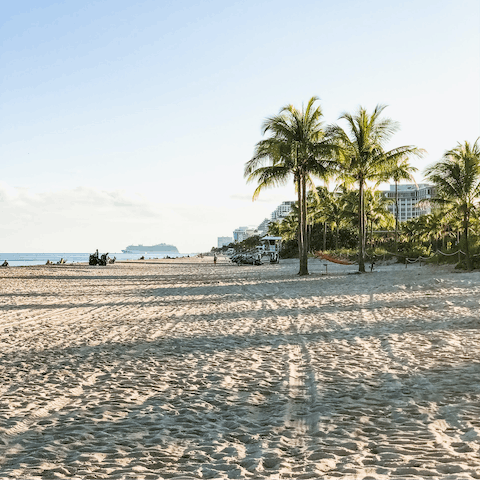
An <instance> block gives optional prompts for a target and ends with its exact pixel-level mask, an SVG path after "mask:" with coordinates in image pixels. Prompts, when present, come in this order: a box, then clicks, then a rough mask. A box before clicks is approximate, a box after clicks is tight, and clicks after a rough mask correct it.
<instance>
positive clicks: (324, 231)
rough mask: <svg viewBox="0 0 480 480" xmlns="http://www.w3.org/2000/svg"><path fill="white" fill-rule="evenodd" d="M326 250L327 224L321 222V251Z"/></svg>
mask: <svg viewBox="0 0 480 480" xmlns="http://www.w3.org/2000/svg"><path fill="white" fill-rule="evenodd" d="M326 249H327V222H326V221H325V222H323V251H325V250H326Z"/></svg>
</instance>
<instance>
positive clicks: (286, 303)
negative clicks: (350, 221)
mask: <svg viewBox="0 0 480 480" xmlns="http://www.w3.org/2000/svg"><path fill="white" fill-rule="evenodd" d="M324 263H325V262H320V261H319V260H312V261H311V262H310V266H309V268H310V271H311V275H310V276H308V277H302V278H299V277H297V276H296V275H295V274H296V272H297V270H298V261H295V260H291V261H290V260H289V261H283V262H282V263H280V264H279V265H269V264H268V265H263V266H257V267H254V266H240V267H239V266H236V265H231V264H229V263H228V262H227V260H226V259H225V258H220V262H219V264H218V265H217V266H216V267H214V265H213V261H212V259H211V258H204V259H191V258H190V259H182V260H179V259H177V260H163V261H158V262H154V261H148V262H131V263H121V264H116V265H111V266H108V267H103V268H102V267H89V266H86V265H73V266H72V265H67V266H53V267H46V266H43V267H18V268H5V269H1V270H0V277H1V280H0V281H1V290H0V302H1V303H0V372H1V383H0V478H12V477H13V478H138V479H142V478H145V479H157V478H176V477H178V478H255V479H257V478H272V479H275V478H325V479H333V478H336V479H337V478H347V479H348V478H351V479H354V478H355V479H362V478H363V479H383V478H414V479H420V478H426V477H427V478H432V479H435V478H439V479H478V478H480V451H479V449H480V354H479V352H480V350H479V345H480V333H479V325H480V315H479V308H480V273H479V272H474V273H469V274H467V273H458V272H455V271H453V270H452V269H451V268H446V267H440V268H438V267H431V266H418V265H413V266H409V267H408V268H407V269H405V267H404V266H402V265H392V266H388V267H387V266H385V267H378V269H377V271H376V272H373V273H368V274H365V275H355V274H353V272H355V270H356V267H355V266H353V267H352V266H346V267H343V266H338V265H333V264H331V265H329V267H328V273H329V275H324V273H325V267H324Z"/></svg>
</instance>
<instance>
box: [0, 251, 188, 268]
mask: <svg viewBox="0 0 480 480" xmlns="http://www.w3.org/2000/svg"><path fill="white" fill-rule="evenodd" d="M91 253H94V252H91ZM103 253H106V252H99V254H100V255H101V254H103ZM195 255H196V253H178V252H162V253H156V252H151V253H109V254H108V256H109V257H110V258H113V257H116V258H117V261H119V260H138V259H139V258H140V257H142V256H143V257H145V260H148V259H149V258H166V257H170V258H178V257H187V256H190V257H194V256H195ZM89 256H90V254H89V253H0V265H1V264H2V263H3V261H4V260H6V261H7V262H8V264H9V265H10V266H11V267H20V266H26V265H45V264H46V263H47V260H50V261H51V262H53V263H57V262H59V261H60V260H61V259H62V258H63V259H64V260H65V261H66V262H67V263H79V262H81V263H88V258H89Z"/></svg>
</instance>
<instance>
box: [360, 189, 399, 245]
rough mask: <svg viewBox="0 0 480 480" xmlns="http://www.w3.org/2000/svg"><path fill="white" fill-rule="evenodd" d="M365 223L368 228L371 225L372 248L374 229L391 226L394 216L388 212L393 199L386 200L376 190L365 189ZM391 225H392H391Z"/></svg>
mask: <svg viewBox="0 0 480 480" xmlns="http://www.w3.org/2000/svg"><path fill="white" fill-rule="evenodd" d="M364 194H365V201H364V203H365V222H366V226H368V224H369V223H370V242H371V246H372V248H373V247H374V241H373V227H374V225H375V226H376V227H377V228H378V227H381V226H382V225H383V226H390V227H391V223H390V220H391V219H392V214H391V213H390V212H389V210H388V205H389V204H390V203H392V199H390V198H386V197H384V196H383V195H382V193H381V192H379V191H378V190H375V189H374V188H365V192H364ZM389 224H390V225H389Z"/></svg>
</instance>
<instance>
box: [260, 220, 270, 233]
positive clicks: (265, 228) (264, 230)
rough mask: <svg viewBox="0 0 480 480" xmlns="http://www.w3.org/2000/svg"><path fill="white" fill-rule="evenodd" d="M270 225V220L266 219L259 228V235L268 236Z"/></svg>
mask: <svg viewBox="0 0 480 480" xmlns="http://www.w3.org/2000/svg"><path fill="white" fill-rule="evenodd" d="M269 223H270V220H269V219H268V218H266V219H265V220H264V221H263V222H262V223H261V224H260V225H259V226H258V227H257V230H258V235H260V236H261V237H263V235H266V234H267V233H268V225H269Z"/></svg>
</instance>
